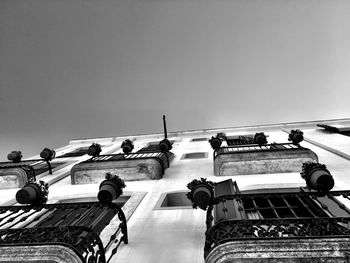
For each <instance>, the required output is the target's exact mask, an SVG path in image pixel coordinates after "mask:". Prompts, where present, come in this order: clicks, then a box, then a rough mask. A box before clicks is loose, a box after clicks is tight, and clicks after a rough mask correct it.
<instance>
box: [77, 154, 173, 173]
mask: <svg viewBox="0 0 350 263" xmlns="http://www.w3.org/2000/svg"><path fill="white" fill-rule="evenodd" d="M173 156H174V154H173V153H171V152H145V153H130V154H107V155H100V156H98V157H93V158H91V159H89V160H87V161H85V162H83V163H91V162H111V161H117V162H122V161H128V160H144V159H154V160H156V161H157V162H159V164H160V165H161V167H162V172H163V174H164V171H165V169H167V168H169V166H170V160H171V159H172V158H173Z"/></svg>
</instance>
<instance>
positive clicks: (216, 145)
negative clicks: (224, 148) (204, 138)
mask: <svg viewBox="0 0 350 263" xmlns="http://www.w3.org/2000/svg"><path fill="white" fill-rule="evenodd" d="M209 142H210V146H211V147H212V148H213V149H214V150H217V149H219V148H220V146H221V143H222V142H221V140H220V139H219V138H217V137H212V138H211V139H210V140H209Z"/></svg>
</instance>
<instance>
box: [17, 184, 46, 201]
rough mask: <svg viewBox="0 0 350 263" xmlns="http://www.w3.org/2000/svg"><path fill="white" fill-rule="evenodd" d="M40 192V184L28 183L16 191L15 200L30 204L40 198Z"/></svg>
mask: <svg viewBox="0 0 350 263" xmlns="http://www.w3.org/2000/svg"><path fill="white" fill-rule="evenodd" d="M40 193H41V189H40V186H38V185H37V184H32V183H30V184H28V185H26V186H24V187H23V188H22V189H20V190H19V191H18V192H17V193H16V200H17V202H18V203H20V204H31V203H34V202H35V201H37V200H38V199H39V198H40Z"/></svg>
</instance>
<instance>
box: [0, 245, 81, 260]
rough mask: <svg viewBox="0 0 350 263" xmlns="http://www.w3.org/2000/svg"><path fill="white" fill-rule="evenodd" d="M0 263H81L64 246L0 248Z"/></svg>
mask: <svg viewBox="0 0 350 263" xmlns="http://www.w3.org/2000/svg"><path fill="white" fill-rule="evenodd" d="M0 262H16V263H17V262H33V263H35V262H38V263H39V262H40V263H45V262H48V263H82V260H81V259H80V257H79V256H78V255H77V254H76V253H75V252H74V251H73V250H72V249H70V248H69V247H66V246H64V245H59V244H57V245H42V246H38V245H29V246H1V247H0Z"/></svg>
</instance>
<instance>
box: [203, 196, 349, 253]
mask: <svg viewBox="0 0 350 263" xmlns="http://www.w3.org/2000/svg"><path fill="white" fill-rule="evenodd" d="M349 196H350V191H332V192H329V193H328V194H327V195H326V196H325V197H320V196H319V194H317V193H316V192H289V193H260V194H234V195H225V196H220V197H217V198H215V199H214V201H213V203H212V205H211V206H209V208H208V210H207V220H206V225H207V230H206V234H205V238H206V241H205V246H204V256H205V257H207V255H208V254H209V252H210V251H211V250H212V249H213V248H214V247H216V246H218V245H220V244H223V243H225V242H229V241H237V240H257V239H293V238H294V239H298V238H345V237H346V238H349V237H350V210H349V209H348V208H347V207H346V206H345V205H344V204H343V202H341V201H340V200H339V198H344V200H346V201H350V198H349ZM261 198H263V199H264V200H268V202H269V204H270V205H271V207H269V209H274V210H277V213H276V216H272V217H271V218H263V217H261V214H260V217H259V218H257V219H249V217H247V213H249V212H251V211H253V213H259V212H258V211H259V209H261V211H262V210H263V209H266V208H259V207H257V204H256V203H258V202H256V203H255V202H254V205H253V206H252V207H246V206H245V204H246V202H245V201H248V203H249V202H251V201H252V200H260V201H261ZM292 198H295V200H300V203H299V205H301V206H302V204H304V205H305V209H306V210H310V211H309V212H308V213H311V214H312V216H308V217H303V216H302V214H303V213H304V212H302V214H301V215H300V216H299V213H293V214H294V215H293V214H290V216H288V213H287V214H286V213H282V214H283V217H278V209H279V208H278V205H275V204H273V202H271V201H272V200H280V201H281V200H287V202H286V201H283V202H284V205H285V206H286V207H280V209H281V210H283V209H285V210H286V209H291V210H293V209H294V210H295V209H304V207H297V206H293V205H296V204H288V200H292ZM305 198H310V200H311V201H315V207H314V208H312V204H311V203H309V204H305V203H303V202H304V201H303V200H306V199H305ZM319 199H321V201H320V200H319ZM326 199H327V200H331V202H332V204H333V205H334V206H335V207H334V208H332V209H331V207H329V206H330V201H329V202H328V203H327V204H326V203H323V202H322V201H324V200H326ZM230 202H231V203H230ZM298 202H299V201H298ZM217 209H220V210H222V211H223V213H222V215H223V216H222V217H221V218H219V217H217V216H216V214H215V213H216V211H215V210H217ZM230 209H234V210H235V212H234V213H233V214H234V216H232V213H229V212H230V211H229V210H230ZM312 209H314V210H316V211H314V212H312V211H311V210H312ZM306 210H305V211H306ZM317 210H318V211H317ZM336 210H338V211H337V213H338V214H341V216H336V215H334V211H336ZM231 212H232V211H231ZM230 215H231V216H230Z"/></svg>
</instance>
